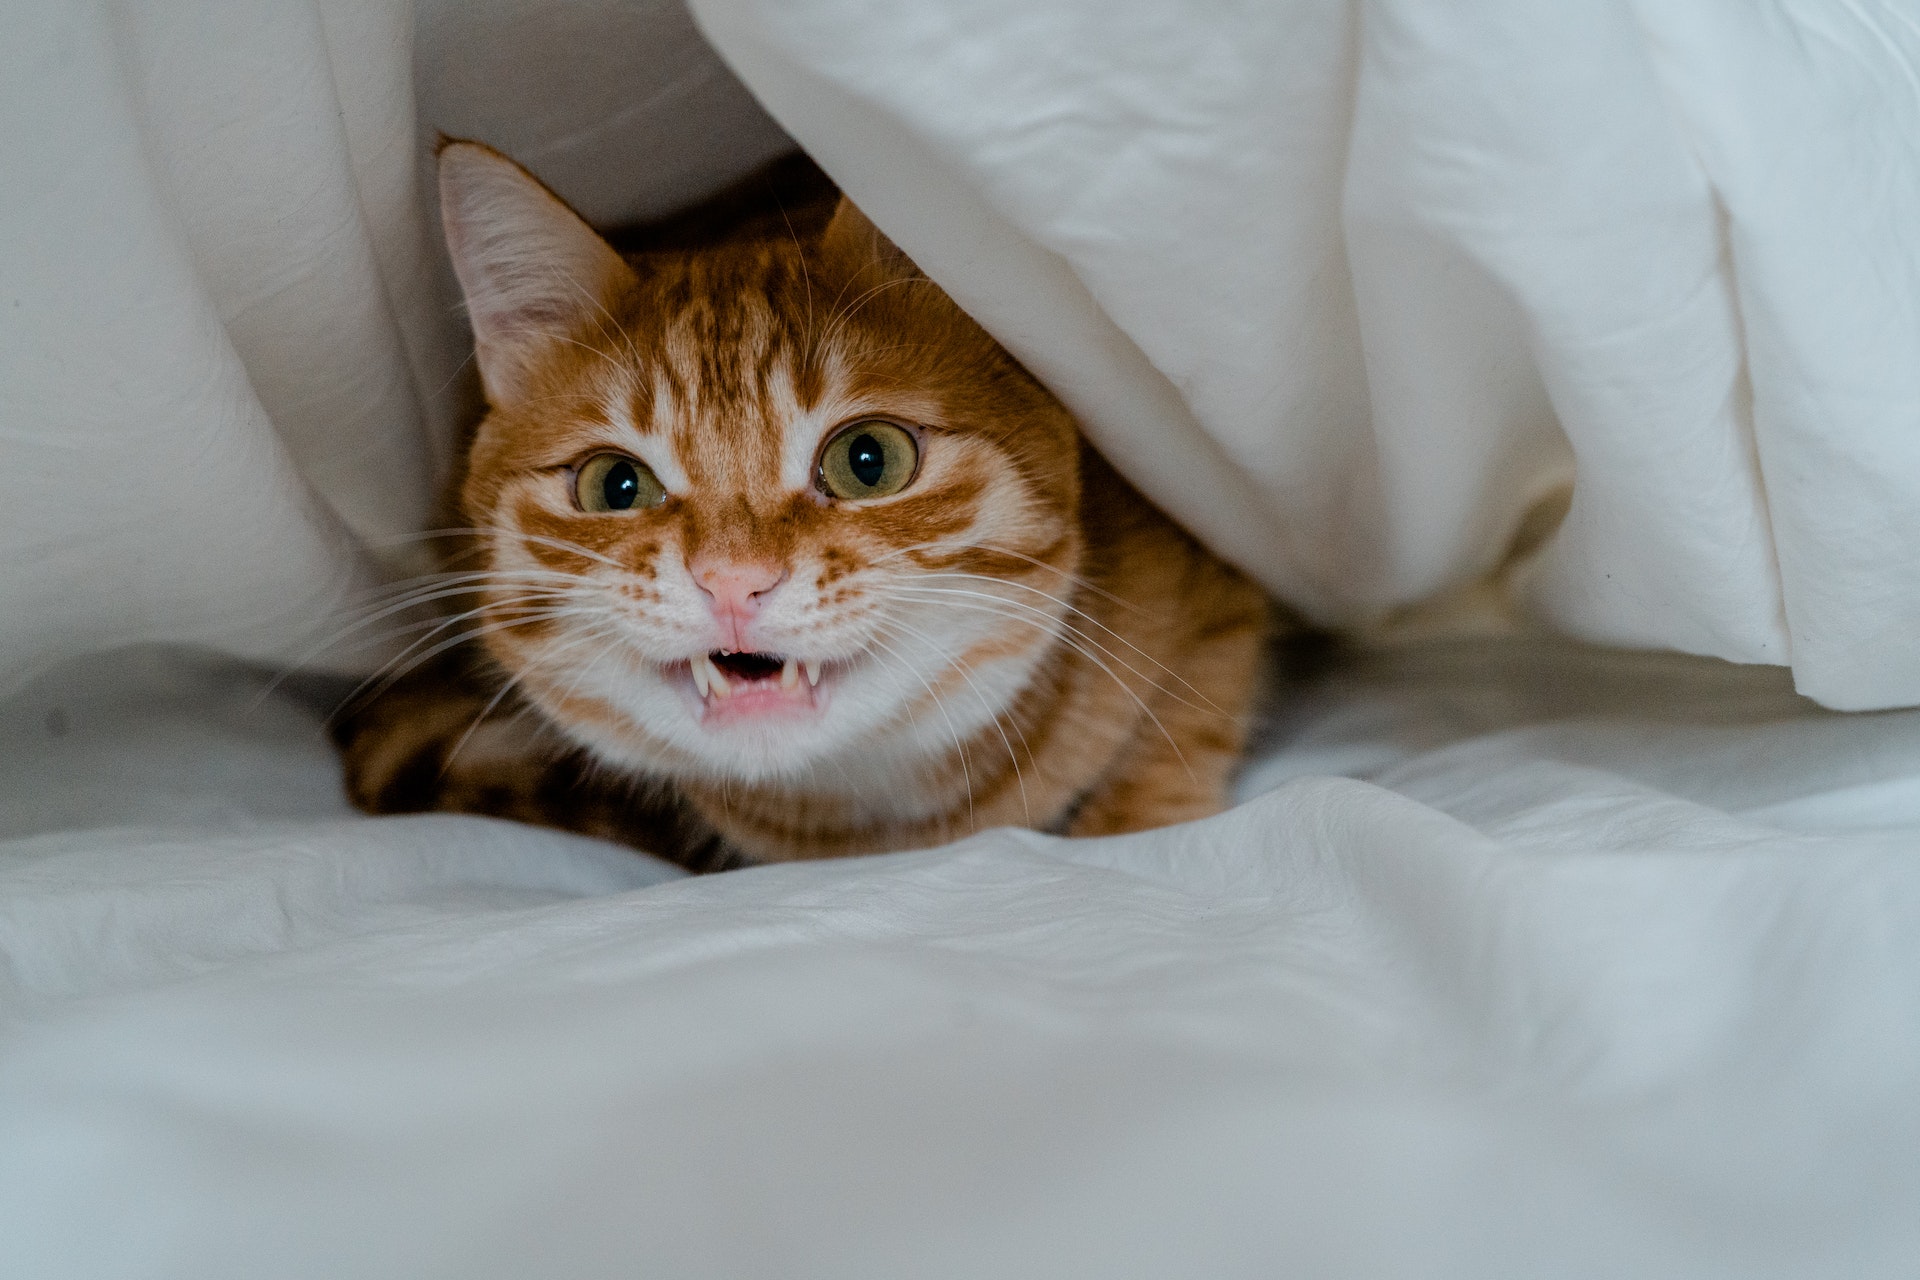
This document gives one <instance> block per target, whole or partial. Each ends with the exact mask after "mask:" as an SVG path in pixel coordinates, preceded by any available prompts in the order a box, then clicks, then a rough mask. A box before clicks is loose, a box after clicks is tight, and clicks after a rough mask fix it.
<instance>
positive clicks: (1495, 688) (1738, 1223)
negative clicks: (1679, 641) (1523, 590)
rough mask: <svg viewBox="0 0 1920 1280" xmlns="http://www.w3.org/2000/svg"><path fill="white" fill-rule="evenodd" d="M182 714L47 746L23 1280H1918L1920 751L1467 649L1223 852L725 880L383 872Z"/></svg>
mask: <svg viewBox="0 0 1920 1280" xmlns="http://www.w3.org/2000/svg"><path fill="white" fill-rule="evenodd" d="M135 657H136V658H137V661H135V660H129V659H125V658H122V659H113V660H106V661H102V660H95V661H93V662H91V663H88V664H82V665H81V666H78V667H72V668H67V669H64V670H63V671H61V672H57V673H55V674H54V675H52V676H50V677H47V678H46V679H43V680H42V681H40V682H38V683H36V684H35V685H34V686H33V687H32V688H31V689H29V690H28V691H27V692H26V693H25V694H23V695H21V696H20V697H18V698H16V699H15V700H14V701H13V702H11V703H8V704H5V705H4V706H0V765H3V767H0V813H3V814H5V815H7V817H8V819H9V821H8V823H7V825H6V827H5V829H4V831H0V960H3V961H4V962H3V963H0V1239H4V1240H5V1241H6V1259H7V1264H6V1267H5V1268H4V1269H5V1270H7V1271H8V1272H9V1273H10V1274H19V1275H22V1276H33V1277H35V1278H36V1280H68V1278H69V1277H71V1278H72V1280H80V1278H82V1277H84V1278H85V1280H110V1278H119V1277H169V1278H173V1277H179V1278H182V1280H186V1278H188V1277H190V1278H191V1280H224V1278H226V1277H234V1278H236V1280H238V1278H240V1277H256V1276H263V1275H271V1276H276V1277H288V1278H290V1280H291V1278H295V1277H314V1278H315V1280H323V1278H324V1280H337V1278H338V1277H341V1276H353V1277H364V1278H368V1280H376V1278H380V1277H394V1280H402V1278H404V1280H423V1278H425V1277H441V1276H445V1277H456V1276H457V1277H461V1280H490V1278H492V1277H499V1278H500V1280H507V1278H509V1277H517V1276H529V1275H538V1276H544V1277H554V1278H555V1280H576V1278H579V1280H584V1278H587V1277H615V1276H620V1277H625V1276H654V1275H660V1276H686V1277H699V1276H713V1277H761V1276H764V1277H783V1278H784V1277H806V1276H818V1277H823V1278H825V1277H835V1278H845V1277H863V1276H873V1277H883V1276H884V1277H897V1276H916V1277H918V1276H927V1277H943V1276H952V1277H972V1276H983V1275H993V1276H1008V1277H1033V1278H1034V1280H1060V1278H1063V1277H1082V1276H1084V1277H1089V1280H1091V1278H1093V1277H1101V1278H1103V1280H1115V1278H1120V1277H1141V1278H1142V1280H1147V1278H1148V1277H1164V1276H1189V1275H1191V1276H1209V1277H1235V1276H1245V1277H1249V1278H1251V1277H1265V1276H1274V1275H1315V1276H1351V1277H1356V1278H1358V1277H1373V1276H1380V1275H1421V1276H1434V1277H1459V1278H1460V1280H1487V1278H1489V1277H1516V1278H1517V1277H1532V1276H1543V1275H1550V1276H1620V1275H1633V1276H1673V1277H1689V1278H1692V1280H1697V1278H1699V1277H1711V1276H1728V1277H1735V1276H1738V1277H1743V1278H1749V1280H1750V1278H1752V1277H1771V1276H1779V1277H1798V1276H1809V1275H1822V1276H1825V1275H1835V1276H1839V1275H1844V1276H1850V1277H1882V1276H1884V1277H1895V1276H1906V1275H1910V1274H1911V1273H1912V1265H1913V1259H1914V1257H1915V1256H1916V1253H1917V1252H1920V1215H1916V1214H1914V1213H1913V1205H1914V1204H1915V1203H1916V1201H1920V1087H1916V1086H1917V1085H1920V980H1917V979H1920V857H1916V856H1915V850H1916V843H1917V841H1920V713H1916V712H1911V711H1907V712H1897V713H1889V714H1886V715H1881V716H1842V715H1835V714H1833V713H1828V712H1823V711H1820V710H1819V709H1817V708H1815V707H1813V706H1812V705H1811V704H1809V703H1807V702H1805V701H1804V700H1801V699H1799V698H1796V697H1795V696H1794V695H1793V694H1792V693H1791V692H1790V690H1789V689H1788V688H1787V687H1786V682H1785V680H1784V679H1783V678H1781V673H1778V672H1773V671H1767V670H1764V669H1751V668H1749V669H1739V668H1731V667H1726V666H1724V665H1721V664H1715V663H1710V662H1706V661H1702V660H1687V659H1671V658H1667V659H1662V658H1652V657H1620V656H1614V655H1607V654H1591V653H1581V652H1577V651H1570V650H1565V649H1559V648H1551V647H1548V648H1540V647H1536V646H1530V645H1527V644H1505V645H1490V646H1487V645H1477V644H1470V645H1452V646H1432V647H1423V648H1419V649H1413V650H1407V651H1404V652H1401V653H1399V654H1397V655H1393V656H1390V657H1383V658H1377V659H1374V660H1372V661H1371V662H1370V663H1369V664H1364V665H1362V666H1361V667H1360V668H1358V669H1354V670H1350V671H1347V672H1345V673H1344V674H1341V675H1339V676H1337V677H1334V678H1330V679H1327V680H1323V681H1320V682H1317V683H1315V684H1313V685H1310V686H1306V687H1302V688H1300V689H1298V690H1296V695H1295V697H1294V698H1292V699H1290V700H1289V701H1288V702H1287V703H1286V704H1285V706H1284V708H1283V711H1282V713H1281V714H1280V716H1279V718H1278V719H1276V720H1275V721H1274V722H1273V723H1271V724H1270V725H1269V726H1268V727H1267V731H1266V732H1267V741H1266V745H1265V746H1264V747H1263V749H1262V751H1261V752H1260V755H1259V758H1258V760H1257V762H1256V764H1255V765H1254V766H1253V768H1252V770H1251V771H1250V772H1249V774H1248V775H1247V777H1246V778H1245V779H1244V780H1243V786H1242V796H1243V802H1242V803H1241V804H1240V805H1239V806H1238V807H1236V808H1234V809H1233V810H1231V811H1230V812H1228V813H1225V814H1222V815H1221V816H1219V817H1217V818H1213V819H1210V820H1208V821H1205V822H1199V823H1194V824H1190V825H1187V826H1183V827H1176V828H1172V829H1168V830H1164V831H1157V832H1149V833H1145V834H1142V835H1138V836H1127V837H1121V838H1115V839H1106V840H1094V841H1070V840H1062V839H1057V838H1052V837H1046V836H1040V835H1035V834H1032V833H1028V832H1014V831H994V832H986V833H982V834H980V835H978V836H976V837H974V838H972V839H970V840H966V841H963V842H961V843H959V844H956V845H952V846H949V847H946V848H941V849H933V850H927V851H924V852H917V853H905V854H894V855H886V856H880V857H872V858H860V859H852V860H846V861H839V862H831V863H825V864H815V865H803V864H791V865H786V866H775V867H766V868H760V869H755V870H749V871H741V872H729V873H727V874H724V875H720V876H711V877H699V878H687V877H684V876H681V875H679V874H678V873H676V872H674V871H672V870H671V869H669V868H667V867H665V866H663V865H662V864H659V863H656V862H653V861H651V860H649V859H646V858H643V857H641V856H639V855H636V854H633V853H631V852H628V851H626V850H623V849H617V848H614V847H612V846H608V845H604V844H601V843H599V842H597V841H591V840H585V839H581V838H576V837H570V836H565V835H561V834H558V833H553V832H544V831H537V830H533V829H529V828H522V827H517V826H515V825H513V824H510V823H505V822H499V821H494V820H489V819H480V818H468V817H457V816H452V815H427V816H422V817H412V818H399V819H385V820H375V819H364V818H356V817H354V816H352V815H351V814H350V813H349V812H348V811H347V808H346V805H345V803H344V801H343V800H342V799H341V797H340V795H339V792H338V787H337V782H336V781H335V775H334V773H333V771H332V768H331V763H330V761H329V760H328V759H327V748H326V746H325V743H324V741H322V739H321V735H320V732H319V728H318V725H317V722H316V714H317V713H316V710H315V708H316V707H318V706H321V705H324V704H323V703H313V704H311V705H303V704H301V703H299V702H295V701H292V700H289V699H287V698H285V697H284V696H281V695H274V696H271V697H269V698H268V699H267V700H266V701H264V702H262V701H261V700H260V697H259V694H260V690H259V687H258V684H259V682H258V679H257V677H256V678H252V679H249V678H248V677H247V676H246V674H245V673H244V672H236V671H233V670H230V669H220V668H207V667H205V666H204V665H196V664H193V663H186V662H183V661H182V660H181V659H180V658H178V657H174V656H169V655H165V654H147V655H135ZM56 730H57V732H56ZM155 795H162V796H170V797H172V799H171V802H170V807H167V808H162V807H161V806H160V805H159V803H158V802H157V801H155V800H154V799H152V798H151V797H153V796H155ZM90 814H91V815H98V820H99V823H100V825H97V826H95V827H93V828H91V829H82V824H83V822H84V820H85V818H86V816H87V815H90Z"/></svg>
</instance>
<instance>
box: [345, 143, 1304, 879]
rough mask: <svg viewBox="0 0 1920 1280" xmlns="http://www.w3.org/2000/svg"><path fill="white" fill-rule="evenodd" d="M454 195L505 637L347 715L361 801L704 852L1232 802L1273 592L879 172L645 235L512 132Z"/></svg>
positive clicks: (483, 531)
mask: <svg viewBox="0 0 1920 1280" xmlns="http://www.w3.org/2000/svg"><path fill="white" fill-rule="evenodd" d="M440 189H441V201H442V214H443V218H444V222H445V226H446V233H447V240H448V244H449V246H450V248H451V250H452V253H453V260H454V264H455V267H456V270H457V272H458V274H459V277H460V282H461V285H462V287H463V288H464V290H465V292H466V297H467V304H468V308H469V311H470V314H471V317H472V321H473V329H474V336H475V339H476V342H477V348H478V360H479V367H480V374H481V381H482V384H483V386H484V389H485V392H486V397H487V402H488V404H489V406H490V407H491V412H490V413H489V414H488V416H487V417H486V419H485V420H484V421H483V422H482V423H481V425H480V427H479V429H478V433H477V435H476V436H475V438H474V440H473V444H472V448H471V450H470V452H469V454H468V457H467V465H466V474H465V477H464V482H463V484H462V486H461V489H460V492H459V505H460V507H461V512H462V516H463V519H464V522H465V523H466V524H467V525H470V526H472V527H473V529H474V530H476V531H477V532H476V534H475V545H474V547H473V555H474V556H475V557H476V558H477V561H478V563H477V565H475V566H474V567H473V570H472V571H473V572H474V573H475V574H476V575H477V576H476V577H474V578H472V579H466V580H464V581H470V582H473V583H475V584H477V587H478V602H477V603H476V605H475V606H474V609H473V610H472V611H471V617H470V618H468V619H467V621H470V622H474V623H475V624H476V625H475V627H474V629H475V630H476V631H477V632H478V633H479V634H480V636H481V639H480V641H479V644H480V645H482V646H484V654H485V659H486V661H476V660H473V659H469V660H466V661H464V662H463V663H462V664H460V665H458V666H454V667H447V666H444V665H443V666H439V667H435V668H432V669H430V670H428V671H426V672H424V673H421V674H418V675H416V676H415V677H413V678H411V679H409V680H407V681H404V682H402V683H401V684H400V685H399V686H398V687H396V688H395V689H393V690H392V691H390V692H388V693H387V694H385V695H384V696H383V697H382V698H380V699H378V700H376V701H375V702H374V703H373V705H372V706H371V707H370V708H368V709H366V710H363V711H361V712H359V713H358V714H356V715H355V716H354V717H352V718H351V719H350V720H348V721H347V722H346V723H345V724H344V725H343V726H342V727H341V729H340V730H339V736H340V738H341V741H342V746H343V749H344V751H345V755H346V759H347V766H348V776H349V783H350V788H351V791H352V794H353V796H354V798H355V800H356V801H357V802H358V803H359V804H360V805H362V806H363V807H365V808H367V809H370V810H374V811H385V812H392V811H402V810H417V809H424V808H443V809H467V810H477V811H481V812H490V813H499V814H506V815H511V816H517V817H522V818H527V819H531V820H534V821H540V822H546V823H550V824H553V825H558V826H564V827H570V828H573V829H576V830H585V831H590V832H595V833H599V834H604V835H611V836H615V837H617V838H621V839H625V840H628V841H630V842H631V843H634V844H636V845H639V846H641V847H643V848H649V849H652V850H654V851H656V852H661V853H664V854H667V855H668V856H674V857H679V858H681V859H683V860H686V861H690V862H695V863H701V864H704V865H725V864H727V863H729V862H733V861H743V860H744V861H752V860H778V859H790V858H818V857H828V856H833V855H837V854H853V853H868V852H873V851H878V850H891V849H904V848H910V847H914V846H922V845H929V844H933V843H936V842H939V841H944V840H948V839H951V838H955V837H958V836H961V835H964V834H966V833H968V832H971V831H975V830H979V829H981V828H985V827H990V826H995V825H1002V824H1016V825H1023V826H1032V827H1038V828H1043V829H1051V830H1060V831H1066V832H1069V833H1074V834H1100V833H1109V832H1120V831H1132V830H1138V829H1141V828H1146V827H1153V826H1159V825H1162V824H1166V823H1172V822H1179V821H1183V820H1185V819H1189V818H1197V817H1201V816H1204V815H1206V814H1210V813H1213V812H1215V811H1216V810H1217V809H1219V808H1220V807H1221V805H1222V803H1223V800H1224V797H1225V790H1226V785H1227V782H1228V778H1229V775H1230V773H1231V771H1232V769H1233V767H1234V765H1235V762H1236V759H1237V757H1238V754H1239V751H1240V749H1241V745H1242V740H1243V736H1244V730H1245V721H1246V715H1247V708H1248V704H1249V702H1250V699H1251V697H1252V694H1253V688H1254V684H1255V680H1256V669H1257V667H1258V663H1259V656H1260V653H1261V650H1262V642H1263V637H1264V633H1265V628H1266V619H1267V610H1266V605H1265V602H1264V601H1263V599H1262V598H1261V596H1260V594H1259V593H1258V592H1257V591H1256V590H1255V588H1254V587H1253V586H1252V585H1250V584H1249V583H1248V581H1247V580H1246V579H1245V578H1243V577H1242V576H1241V575H1240V574H1238V573H1237V572H1235V571H1234V570H1232V569H1230V568H1228V567H1227V566H1226V565H1224V564H1222V563H1221V562H1220V561H1219V560H1217V559H1216V558H1215V557H1214V556H1212V555H1211V554H1209V553H1208V552H1207V551H1206V550H1204V549H1203V548H1202V547H1200V546H1199V545H1198V544H1197V543H1195V542H1194V541H1193V539H1191V538H1190V537H1188V536H1187V535H1186V534H1185V533H1184V532H1182V531H1181V530H1180V529H1179V528H1177V527H1176V526H1175V525H1174V524H1172V523H1171V522H1170V521H1169V520H1168V519H1167V518H1166V517H1165V516H1164V515H1162V514H1161V513H1160V512H1159V511H1158V510H1157V509H1155V508H1154V507H1153V505H1152V504H1150V503H1149V502H1148V501H1147V500H1146V499H1145V498H1143V497H1141V495H1140V494H1139V493H1137V492H1135V490H1134V489H1133V488H1132V487H1130V486H1129V485H1128V484H1127V483H1126V482H1125V481H1123V480H1122V479H1121V478H1120V477H1119V476H1118V475H1117V474H1116V473H1115V472H1114V471H1113V470H1111V469H1110V468H1109V467H1108V466H1107V465H1106V464H1105V463H1104V462H1102V461H1101V459H1100V458H1099V456H1098V455H1097V454H1095V453H1094V452H1093V451H1092V450H1091V449H1090V448H1088V446H1087V444H1086V442H1085V441H1084V440H1083V439H1082V438H1081V436H1080V434H1079V432H1078V431H1077V430H1076V428H1075V426H1074V423H1073V420H1072V419H1071V418H1070V417H1069V416H1068V414H1067V412H1066V410H1065V409H1064V408H1062V407H1061V405H1060V404H1059V402H1057V401H1056V400H1055V399H1054V398H1053V397H1052V396H1051V395H1049V394H1048V393H1047V392H1046V391H1045V390H1044V389H1043V388H1042V387H1041V386H1040V385H1039V383H1037V382H1035V381H1034V379H1033V378H1032V377H1031V376H1030V375H1029V374H1028V373H1027V372H1026V371H1025V370H1024V369H1023V368H1021V366H1020V365H1019V364H1018V363H1017V362H1016V361H1015V360H1014V359H1013V358H1012V357H1011V356H1010V355H1008V354H1007V352H1006V351H1004V350H1003V349H1002V348H1001V347H1000V346H999V345H998V344H997V343H995V342H994V341H993V339H992V338H990V337H988V336H987V334H986V333H985V331H984V330H982V329H981V328H980V327H979V326H978V325H977V324H975V323H974V322H973V321H972V320H970V319H969V318H968V317H967V316H966V315H965V314H964V313H963V312H962V311H961V310H960V308H959V307H958V306H956V305H955V304H954V303H953V302H952V300H950V299H949V298H948V297H947V296H946V295H945V294H944V293H942V292H941V291H940V290H939V289H938V288H937V287H936V286H934V285H933V284H932V283H931V282H930V281H928V280H927V279H926V277H925V276H923V275H921V274H920V273H919V272H918V271H917V270H916V269H915V268H914V266H913V264H912V263H911V262H909V261H908V260H907V259H906V258H905V257H904V256H903V255H902V254H901V253H900V252H899V251H898V250H897V249H895V248H894V247H893V246H892V245H891V244H889V243H888V242H887V241H886V240H885V239H884V238H883V237H882V236H881V235H880V233H879V232H878V231H876V230H875V229H874V227H873V226H872V225H871V224H870V223H869V222H868V221H867V220H866V219H865V218H864V217H863V216H862V215H861V214H860V212H859V210H857V209H855V208H854V207H853V205H851V204H850V203H847V202H846V201H844V200H842V201H840V203H839V205H838V208H837V210H836V211H835V212H834V213H833V215H832V218H831V220H830V221H829V222H828V223H827V224H826V226H825V227H824V229H815V230H813V231H812V232H811V233H810V234H799V233H795V234H791V235H788V234H786V233H785V231H784V229H783V232H782V235H781V236H780V237H779V238H768V237H761V236H750V235H749V236H741V237H738V238H736V239H734V240H732V241H730V242H727V243H723V244H720V245H718V246H715V247H710V248H705V249H700V250H695V251H683V252H654V253H647V254H640V255H636V256H634V257H633V258H631V259H623V258H622V257H621V256H620V255H619V254H618V253H616V252H615V251H614V250H613V249H612V248H611V247H610V246H609V245H608V244H607V243H606V242H605V241H604V240H602V239H601V238H600V237H599V236H598V235H597V234H596V233H595V232H593V231H592V230H591V229H590V228H589V227H588V226H587V225H586V223H584V222H583V221H581V220H580V218H579V217H577V216H576V215H575V214H574V213H573V212H572V211H571V210H570V209H568V208H567V207H566V205H565V204H563V203H562V202H561V201H560V200H559V199H558V198H557V197H556V196H554V195H553V194H552V193H550V192H549V191H547V189H546V188H545V187H543V186H541V185H540V183H539V182H537V181H536V180H535V179H534V178H532V177H531V176H530V175H528V174H527V173H526V172H525V171H524V170H522V169H520V168H519V167H518V166H516V165H515V164H514V163H513V162H511V161H510V160H508V159H506V158H505V157H504V156H501V155H499V154H498V153H497V152H494V151H492V150H490V149H488V148H486V147H483V146H480V145H478V144H474V143H464V142H455V143H451V144H448V145H447V146H446V147H444V148H443V150H442V152H441V155H440ZM450 581H454V582H455V583H456V585H457V584H458V582H460V581H462V580H460V579H450ZM476 656H477V655H476Z"/></svg>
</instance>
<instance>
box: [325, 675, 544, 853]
mask: <svg viewBox="0 0 1920 1280" xmlns="http://www.w3.org/2000/svg"><path fill="white" fill-rule="evenodd" d="M330 730H331V733H332V735H333V740H334V743H335V745H336V746H337V747H338V748H339V749H340V757H341V761H342V763H343V765H344V766H345V783H346V790H347V796H348V798H349V799H351V800H352V801H353V803H354V805H355V806H356V807H358V808H360V809H362V810H364V811H366V812H367V813H376V814H377V813H428V812H432V811H435V810H444V811H453V812H462V813H485V814H493V815H495V816H499V817H517V818H523V819H525V820H528V821H542V820H545V815H544V813H543V811H542V809H541V806H539V805H538V804H537V803H536V801H537V797H538V795H539V791H540V788H541V786H542V785H543V784H544V783H547V782H548V781H549V777H548V775H549V771H550V770H551V769H552V768H553V767H554V766H555V765H556V764H557V763H558V762H559V759H560V757H561V756H562V755H564V753H563V752H560V751H557V750H556V749H555V747H554V744H553V743H552V741H551V739H550V736H549V734H548V733H547V732H546V731H545V730H544V729H543V727H542V726H541V725H540V724H539V723H538V722H537V721H536V720H534V719H533V718H532V717H531V716H530V715H529V714H528V713H527V711H526V708H524V707H523V706H521V705H519V704H517V703H513V702H512V701H510V700H508V699H501V698H498V697H496V694H495V692H494V691H490V690H487V689H485V688H484V687H479V686H476V685H473V684H470V683H468V682H466V681H463V680H460V679H458V678H455V677H451V676H449V675H448V674H446V673H445V672H443V671H440V670H432V671H423V672H421V673H419V674H416V675H411V676H408V677H406V678H404V679H402V680H400V681H397V682H396V683H394V684H393V685H392V686H391V687H388V688H386V689H383V690H381V691H380V692H379V693H377V694H375V695H372V696H370V697H367V698H364V699H361V700H359V701H357V702H355V703H354V704H353V705H351V706H350V707H349V708H348V709H346V710H344V711H342V712H341V713H339V714H338V715H336V716H335V717H334V719H333V721H332V723H331V725H330Z"/></svg>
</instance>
